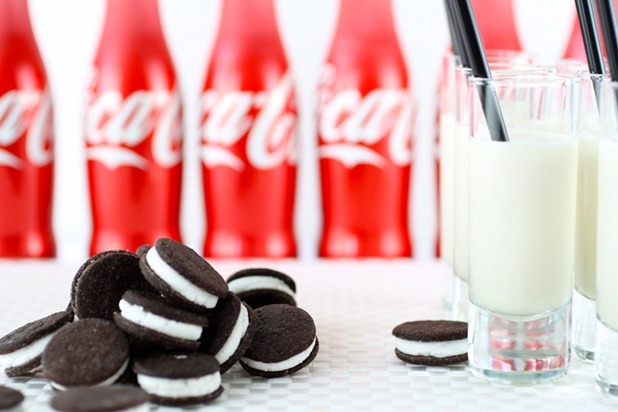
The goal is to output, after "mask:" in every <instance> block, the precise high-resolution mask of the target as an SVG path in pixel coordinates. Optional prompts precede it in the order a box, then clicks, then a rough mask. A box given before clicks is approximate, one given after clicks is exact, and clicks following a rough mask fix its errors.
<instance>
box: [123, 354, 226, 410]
mask: <svg viewBox="0 0 618 412" xmlns="http://www.w3.org/2000/svg"><path fill="white" fill-rule="evenodd" d="M133 371H134V372H135V373H136V374H137V381H138V383H139V385H140V386H141V387H142V389H144V390H145V391H146V392H147V393H148V394H150V396H151V398H152V401H153V402H155V403H158V404H161V405H171V406H180V405H193V404H198V403H204V402H208V401H210V400H213V399H215V398H217V397H218V396H219V395H221V393H222V392H223V387H222V386H221V374H220V373H219V362H217V360H216V359H215V358H214V357H212V356H210V355H206V354H202V353H191V354H186V355H179V354H177V355H158V356H153V357H149V358H145V359H142V360H139V361H137V362H135V365H134V366H133Z"/></svg>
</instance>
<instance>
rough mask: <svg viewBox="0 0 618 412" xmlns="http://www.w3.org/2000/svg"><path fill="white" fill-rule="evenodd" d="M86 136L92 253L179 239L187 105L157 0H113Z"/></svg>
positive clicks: (110, 0) (97, 63) (97, 65)
mask: <svg viewBox="0 0 618 412" xmlns="http://www.w3.org/2000/svg"><path fill="white" fill-rule="evenodd" d="M85 139H86V154H87V158H88V182H89V184H90V201H91V207H92V222H93V228H92V229H93V233H92V242H91V245H90V253H91V254H94V253H98V252H101V251H104V250H109V249H128V250H135V249H136V248H137V247H139V246H140V245H142V244H144V243H151V242H154V241H155V240H156V239H157V238H158V237H170V238H174V239H179V238H180V234H179V206H180V186H181V176H182V172H181V170H182V153H181V141H182V139H181V106H180V98H179V93H178V86H177V82H176V77H175V74H174V69H173V66H172V61H171V59H170V56H169V53H168V50H167V47H166V44H165V40H164V37H163V32H162V29H161V25H160V21H159V11H158V8H157V0H131V1H126V0H108V2H107V15H106V20H105V25H104V29H103V34H102V37H101V43H100V46H99V50H98V53H97V55H96V59H95V73H94V78H93V81H92V85H91V90H90V93H89V97H88V107H87V112H86V121H85Z"/></svg>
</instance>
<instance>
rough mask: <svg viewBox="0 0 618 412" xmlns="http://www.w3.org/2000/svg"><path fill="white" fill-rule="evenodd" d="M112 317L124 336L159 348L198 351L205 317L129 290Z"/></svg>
mask: <svg viewBox="0 0 618 412" xmlns="http://www.w3.org/2000/svg"><path fill="white" fill-rule="evenodd" d="M119 306H120V312H119V313H115V314H114V319H115V322H116V325H117V326H118V327H119V328H120V329H122V330H123V331H124V332H125V333H127V334H129V335H131V336H134V337H137V338H139V339H141V340H142V341H146V342H150V343H153V344H156V345H158V346H162V347H167V348H174V349H184V350H197V349H198V348H199V346H200V342H199V339H200V337H201V336H202V332H203V330H204V328H205V327H207V326H208V318H207V317H206V316H204V315H200V314H197V313H192V312H188V311H185V310H182V309H179V308H176V307H174V306H171V305H169V304H168V303H166V301H165V300H164V299H163V298H162V297H161V296H159V295H153V294H150V293H144V292H136V291H128V292H126V293H125V294H124V295H123V296H122V300H121V301H120V304H119Z"/></svg>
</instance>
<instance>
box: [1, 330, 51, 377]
mask: <svg viewBox="0 0 618 412" xmlns="http://www.w3.org/2000/svg"><path fill="white" fill-rule="evenodd" d="M55 333H56V332H53V333H50V334H49V335H47V336H43V337H42V338H41V339H37V340H35V341H34V342H32V343H31V344H30V345H28V346H24V347H23V348H21V349H17V350H16V351H14V352H11V353H7V354H5V355H0V365H2V368H4V369H8V368H15V367H17V366H21V365H25V364H26V363H28V362H30V361H31V360H33V359H34V358H36V357H37V356H41V354H42V353H43V350H44V349H45V346H46V345H47V343H48V342H49V341H50V340H51V338H52V336H53V335H54V334H55Z"/></svg>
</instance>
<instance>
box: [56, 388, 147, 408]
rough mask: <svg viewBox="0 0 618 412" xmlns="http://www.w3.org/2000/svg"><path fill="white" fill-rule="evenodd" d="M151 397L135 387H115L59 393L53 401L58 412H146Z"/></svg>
mask: <svg viewBox="0 0 618 412" xmlns="http://www.w3.org/2000/svg"><path fill="white" fill-rule="evenodd" d="M149 400H150V397H149V396H148V394H147V393H146V392H144V391H143V390H141V389H140V388H137V387H135V386H129V385H113V386H97V387H92V388H88V387H85V388H75V389H69V390H68V391H66V392H60V393H57V394H56V395H55V396H54V397H53V398H52V400H51V406H52V408H54V410H56V411H63V412H112V411H125V410H131V411H134V412H146V411H148V410H149V409H150V408H149V406H148V401H149Z"/></svg>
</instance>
